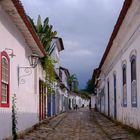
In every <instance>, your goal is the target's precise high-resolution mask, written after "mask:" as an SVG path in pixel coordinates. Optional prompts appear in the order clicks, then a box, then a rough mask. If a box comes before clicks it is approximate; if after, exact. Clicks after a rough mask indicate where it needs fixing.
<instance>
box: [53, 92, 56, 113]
mask: <svg viewBox="0 0 140 140" xmlns="http://www.w3.org/2000/svg"><path fill="white" fill-rule="evenodd" d="M55 104H56V103H55V94H53V115H55Z"/></svg>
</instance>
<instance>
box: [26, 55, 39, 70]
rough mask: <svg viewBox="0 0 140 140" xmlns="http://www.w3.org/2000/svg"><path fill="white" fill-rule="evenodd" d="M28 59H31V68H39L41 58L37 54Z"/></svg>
mask: <svg viewBox="0 0 140 140" xmlns="http://www.w3.org/2000/svg"><path fill="white" fill-rule="evenodd" d="M28 59H29V63H30V66H31V67H32V68H35V67H36V66H37V63H38V60H39V56H38V55H37V54H35V53H33V54H32V55H30V56H29V57H28Z"/></svg>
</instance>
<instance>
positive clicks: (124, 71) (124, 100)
mask: <svg viewBox="0 0 140 140" xmlns="http://www.w3.org/2000/svg"><path fill="white" fill-rule="evenodd" d="M122 77H123V106H124V107H126V106H127V86H126V65H125V64H124V65H123V67H122Z"/></svg>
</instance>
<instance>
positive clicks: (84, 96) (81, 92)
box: [79, 91, 90, 99]
mask: <svg viewBox="0 0 140 140" xmlns="http://www.w3.org/2000/svg"><path fill="white" fill-rule="evenodd" d="M79 93H80V96H81V97H82V98H84V99H90V96H89V93H88V92H86V91H80V92H79Z"/></svg>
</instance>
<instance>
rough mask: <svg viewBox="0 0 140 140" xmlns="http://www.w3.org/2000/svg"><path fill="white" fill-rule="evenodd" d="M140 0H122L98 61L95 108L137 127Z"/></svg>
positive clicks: (139, 111) (139, 122)
mask: <svg viewBox="0 0 140 140" xmlns="http://www.w3.org/2000/svg"><path fill="white" fill-rule="evenodd" d="M139 44H140V1H139V0H125V2H124V5H123V8H122V10H121V12H120V15H119V18H118V20H117V23H116V25H115V27H114V30H113V33H112V35H111V38H110V40H109V43H108V46H107V48H106V50H105V53H104V55H103V57H102V60H101V62H100V65H99V71H100V72H99V75H98V77H97V78H96V80H95V83H97V86H96V88H97V90H96V91H97V102H96V103H97V105H98V110H100V111H101V112H104V113H105V114H106V115H108V116H110V117H111V118H113V119H116V120H118V121H120V122H122V123H124V124H126V125H129V126H131V127H134V128H140V86H139V85H140V76H139V75H140V63H139V61H140V47H139Z"/></svg>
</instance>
